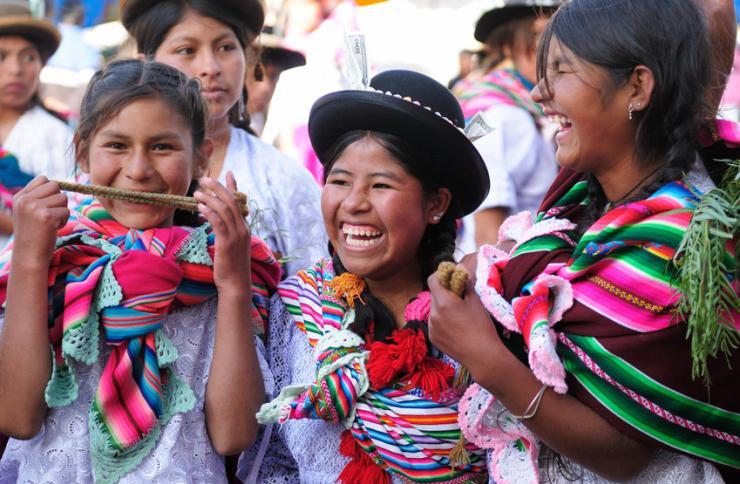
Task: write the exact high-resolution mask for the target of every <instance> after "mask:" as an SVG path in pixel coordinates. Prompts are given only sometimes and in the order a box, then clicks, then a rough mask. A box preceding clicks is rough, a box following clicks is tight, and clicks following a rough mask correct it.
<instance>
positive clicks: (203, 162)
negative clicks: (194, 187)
mask: <svg viewBox="0 0 740 484" xmlns="http://www.w3.org/2000/svg"><path fill="white" fill-rule="evenodd" d="M214 148H215V145H214V144H213V140H212V139H210V138H206V139H205V140H203V143H201V145H200V146H199V147H198V148H197V149H196V150H195V159H194V160H193V161H194V162H195V163H194V164H193V178H194V179H197V178H200V177H202V176H203V175H204V174H205V173H206V171H207V170H208V164H209V163H210V162H211V155H213V150H214Z"/></svg>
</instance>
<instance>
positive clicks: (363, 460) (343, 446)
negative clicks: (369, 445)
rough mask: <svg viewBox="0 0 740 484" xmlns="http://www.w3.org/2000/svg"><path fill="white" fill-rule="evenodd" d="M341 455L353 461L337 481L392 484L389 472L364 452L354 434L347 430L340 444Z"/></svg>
mask: <svg viewBox="0 0 740 484" xmlns="http://www.w3.org/2000/svg"><path fill="white" fill-rule="evenodd" d="M339 453H340V454H342V455H343V456H345V457H349V458H350V459H352V460H351V461H350V462H349V463H348V464H347V465H346V466H344V469H342V472H341V473H340V474H339V478H338V479H337V480H338V481H339V482H341V483H344V484H376V483H377V484H390V482H391V479H390V476H389V475H388V473H387V472H385V471H384V470H383V468H382V467H380V466H379V465H378V464H376V463H375V461H373V459H372V458H370V456H369V455H367V452H365V451H364V450H362V447H360V444H359V443H357V441H356V440H355V438H354V437H353V436H352V432H351V431H349V430H345V431H344V432H342V438H341V441H340V443H339Z"/></svg>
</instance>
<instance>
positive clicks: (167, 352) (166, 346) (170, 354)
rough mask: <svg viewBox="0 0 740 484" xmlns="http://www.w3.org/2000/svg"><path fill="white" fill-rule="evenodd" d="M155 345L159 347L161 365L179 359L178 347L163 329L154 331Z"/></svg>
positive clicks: (158, 357) (158, 359)
mask: <svg viewBox="0 0 740 484" xmlns="http://www.w3.org/2000/svg"><path fill="white" fill-rule="evenodd" d="M154 346H155V348H156V349H157V361H158V362H159V366H160V367H164V366H167V365H170V364H172V363H174V362H175V360H177V357H178V353H177V348H175V345H174V344H173V343H172V341H170V339H169V338H168V337H167V336H165V334H164V331H162V330H161V329H159V330H157V332H156V333H154Z"/></svg>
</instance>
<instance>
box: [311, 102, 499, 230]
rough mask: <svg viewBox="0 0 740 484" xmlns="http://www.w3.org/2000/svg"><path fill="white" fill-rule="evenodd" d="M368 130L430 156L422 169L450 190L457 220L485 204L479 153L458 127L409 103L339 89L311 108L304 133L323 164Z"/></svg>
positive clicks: (485, 183) (485, 180)
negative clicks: (347, 137)
mask: <svg viewBox="0 0 740 484" xmlns="http://www.w3.org/2000/svg"><path fill="white" fill-rule="evenodd" d="M356 130H368V131H376V132H381V133H387V134H392V135H395V136H398V137H399V138H402V139H404V140H405V141H407V142H408V143H410V144H411V145H413V146H415V147H418V148H420V149H421V150H423V151H425V152H426V153H427V154H428V155H429V159H430V160H431V163H432V166H428V167H421V169H422V170H425V171H427V172H428V173H430V174H431V175H432V177H433V178H434V179H435V180H437V181H439V182H440V183H441V184H442V186H445V187H447V188H449V189H450V191H451V192H452V198H453V203H454V204H456V206H457V208H458V211H459V213H457V214H456V216H458V217H460V216H463V215H467V214H469V213H471V212H473V211H474V210H475V209H476V208H478V206H479V205H480V204H481V202H483V200H484V199H485V197H486V195H488V190H489V187H490V179H489V175H488V170H487V169H486V165H485V163H484V162H483V159H482V158H481V156H480V153H478V150H477V149H476V148H475V147H474V146H473V144H472V143H471V142H470V141H468V139H467V138H466V137H465V134H463V132H462V131H460V130H459V129H458V128H457V127H455V126H454V125H453V124H452V123H450V122H448V121H446V120H445V119H443V118H442V117H441V116H439V115H437V114H435V113H433V112H431V111H429V110H427V109H425V108H423V107H421V106H418V105H416V104H414V103H412V102H409V101H405V100H403V99H399V98H397V97H393V96H389V95H386V94H383V93H380V92H377V91H353V90H348V91H339V92H335V93H331V94H327V95H326V96H323V97H322V98H320V99H319V100H318V101H316V103H315V104H314V105H313V107H312V108H311V114H310V116H309V121H308V133H309V137H310V139H311V143H312V145H313V148H314V151H315V152H316V154H317V155H318V157H319V159H320V160H321V162H322V164H324V165H325V164H326V163H327V162H328V161H329V160H328V157H329V156H330V154H329V152H328V150H329V148H331V147H332V145H333V144H334V143H335V142H336V140H337V139H338V138H339V137H340V136H342V135H343V134H345V133H348V132H350V131H356Z"/></svg>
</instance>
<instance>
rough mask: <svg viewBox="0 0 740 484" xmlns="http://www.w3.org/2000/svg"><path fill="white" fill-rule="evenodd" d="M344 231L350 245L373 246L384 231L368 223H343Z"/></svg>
mask: <svg viewBox="0 0 740 484" xmlns="http://www.w3.org/2000/svg"><path fill="white" fill-rule="evenodd" d="M342 233H343V234H344V235H345V236H346V238H345V240H346V242H347V245H348V246H350V247H372V246H374V245H376V244H377V243H378V242H379V241H380V239H381V238H382V237H383V232H380V231H378V230H377V229H374V228H372V227H369V226H366V225H349V224H344V225H342Z"/></svg>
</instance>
